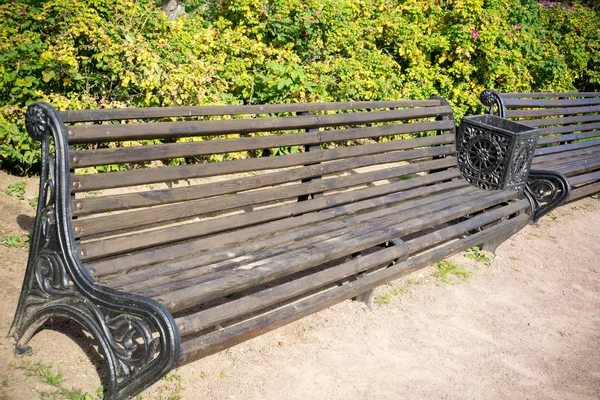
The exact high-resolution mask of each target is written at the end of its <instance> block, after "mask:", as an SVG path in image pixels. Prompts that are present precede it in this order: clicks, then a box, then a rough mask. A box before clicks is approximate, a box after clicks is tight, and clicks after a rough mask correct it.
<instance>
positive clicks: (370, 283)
mask: <svg viewBox="0 0 600 400" xmlns="http://www.w3.org/2000/svg"><path fill="white" fill-rule="evenodd" d="M527 220H528V217H527V216H526V215H520V216H517V217H516V218H513V219H510V220H508V221H505V222H502V223H500V224H497V225H494V226H493V227H490V228H488V229H486V230H484V231H482V232H478V233H476V234H474V235H471V236H468V237H467V238H463V239H460V240H457V241H455V242H451V243H448V244H446V245H443V246H441V247H440V248H438V249H436V250H432V251H430V252H427V253H425V254H422V255H419V256H417V257H415V258H412V259H410V260H408V261H405V262H403V263H398V264H396V265H394V266H391V267H389V268H386V269H384V270H381V271H378V272H377V273H373V274H369V275H366V276H364V277H362V278H361V279H357V280H355V281H352V282H349V283H348V284H346V285H343V286H339V287H336V288H333V289H330V290H327V291H325V292H322V293H320V294H317V295H315V296H311V297H308V298H305V299H302V300H300V301H298V302H295V303H293V304H290V305H288V306H284V307H282V308H280V309H277V310H275V311H271V312H269V313H267V314H264V315H261V316H259V317H256V318H253V319H250V320H247V321H244V322H242V323H239V324H236V325H233V326H228V327H226V328H224V329H220V330H217V331H214V332H211V333H209V334H207V335H203V336H200V337H197V338H193V339H190V340H186V341H183V342H182V347H181V357H180V359H179V361H180V364H181V365H183V364H186V363H189V362H192V361H194V360H196V359H198V358H202V357H206V356H208V355H210V354H214V353H216V352H219V351H221V350H224V349H226V348H229V347H231V346H234V345H236V344H238V343H241V342H243V341H245V340H248V339H251V338H253V337H256V336H259V335H261V334H263V333H266V332H268V331H271V330H273V329H276V328H279V327H281V326H284V325H286V324H288V323H290V322H293V321H296V320H298V319H301V318H303V317H305V316H307V315H310V314H313V313H315V312H317V311H320V310H323V309H325V308H327V307H330V306H332V305H334V304H336V303H339V302H341V301H343V300H347V299H350V298H352V297H355V296H356V295H358V294H360V293H362V292H364V291H366V290H369V289H372V288H375V287H377V286H380V285H382V284H384V283H385V282H389V281H391V280H394V279H397V278H399V277H401V276H403V275H406V274H408V273H411V272H414V271H415V270H418V269H420V268H424V267H425V266H427V265H428V264H430V263H432V262H436V261H439V260H441V259H444V258H446V257H448V256H450V255H452V254H455V253H457V252H459V251H462V250H465V249H467V248H469V247H472V246H474V245H477V244H480V243H482V242H484V241H486V240H489V239H492V238H495V237H499V236H503V235H506V234H511V233H513V232H517V231H518V230H520V229H521V228H522V227H523V226H524V225H526V224H527ZM417 240H418V239H417ZM392 249H393V247H392V248H389V249H386V250H382V251H381V252H378V253H377V254H380V255H381V257H380V258H372V259H369V260H370V261H371V262H372V265H371V266H373V267H375V266H378V265H381V264H384V263H387V262H389V261H391V260H393V259H394V258H395V257H394V256H395V252H396V250H392ZM363 267H364V266H363ZM367 268H368V267H367Z"/></svg>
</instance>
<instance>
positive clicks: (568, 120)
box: [519, 114, 600, 127]
mask: <svg viewBox="0 0 600 400" xmlns="http://www.w3.org/2000/svg"><path fill="white" fill-rule="evenodd" d="M594 121H600V114H591V115H577V116H575V117H560V118H543V119H529V120H521V121H519V122H520V123H522V124H525V125H529V126H535V127H537V126H551V125H567V124H578V123H580V122H594Z"/></svg>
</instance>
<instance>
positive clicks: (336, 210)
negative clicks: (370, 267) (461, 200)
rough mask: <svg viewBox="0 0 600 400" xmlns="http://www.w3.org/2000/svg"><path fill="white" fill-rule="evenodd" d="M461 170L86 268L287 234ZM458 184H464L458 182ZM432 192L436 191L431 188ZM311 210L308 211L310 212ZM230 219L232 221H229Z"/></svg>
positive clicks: (114, 268)
mask: <svg viewBox="0 0 600 400" xmlns="http://www.w3.org/2000/svg"><path fill="white" fill-rule="evenodd" d="M460 176H461V175H460V171H458V169H457V168H452V169H449V170H447V171H443V172H438V173H434V174H430V175H426V176H419V177H416V178H413V179H409V180H406V181H400V182H395V183H391V184H389V185H383V186H375V187H370V188H367V189H363V190H360V191H353V192H350V193H341V194H338V195H333V196H328V198H329V199H328V200H329V202H328V203H326V204H325V205H321V203H322V202H323V200H322V199H319V200H311V201H310V202H305V203H310V204H315V202H316V201H318V202H319V203H318V204H319V207H321V208H320V209H321V210H322V211H319V208H318V207H316V208H315V209H314V210H312V211H316V212H314V213H310V214H304V215H300V216H296V217H294V218H287V219H282V220H279V221H273V222H267V223H263V224H261V225H257V226H252V227H248V228H244V229H239V230H236V231H233V232H226V233H221V234H217V235H214V236H211V237H207V238H201V239H195V240H192V241H189V242H184V243H178V244H174V245H170V246H167V247H162V248H157V249H148V250H144V251H140V252H138V253H135V254H131V255H124V256H120V257H117V258H114V259H110V260H103V261H98V262H92V263H88V264H87V267H88V269H89V270H90V272H91V273H92V274H93V275H95V276H105V275H109V274H114V273H117V272H122V271H127V270H131V269H136V268H141V267H144V266H148V265H152V264H156V263H160V262H166V261H169V260H174V259H177V258H179V257H181V256H182V255H188V256H190V257H191V256H193V255H194V254H197V253H199V252H201V251H205V250H208V249H215V248H219V247H223V246H225V245H228V244H231V243H236V242H241V241H244V240H247V239H248V238H256V237H261V236H264V235H271V234H274V233H276V232H281V231H287V230H289V229H292V228H295V227H301V226H303V225H308V224H312V223H317V222H319V221H324V220H327V219H330V218H334V217H336V216H341V215H346V214H348V213H351V212H357V211H359V210H361V209H363V208H371V207H377V206H379V205H383V204H385V201H386V200H385V197H380V196H385V195H390V193H393V194H394V196H395V198H396V199H398V200H397V201H401V200H402V198H405V197H408V196H410V195H411V194H410V193H409V191H410V190H412V189H415V188H419V187H422V186H426V185H435V184H436V183H439V182H443V181H446V180H450V179H455V178H457V177H460ZM459 183H460V184H461V185H464V184H466V181H464V180H462V179H461V180H460V182H459ZM431 190H432V191H433V190H435V187H434V186H431ZM310 211H311V209H310V208H309V211H308V212H310ZM232 219H233V218H232Z"/></svg>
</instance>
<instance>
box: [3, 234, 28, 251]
mask: <svg viewBox="0 0 600 400" xmlns="http://www.w3.org/2000/svg"><path fill="white" fill-rule="evenodd" d="M28 243H29V236H22V235H7V236H5V237H4V239H2V240H1V241H0V244H2V246H5V247H10V248H19V247H26V246H27V244H28Z"/></svg>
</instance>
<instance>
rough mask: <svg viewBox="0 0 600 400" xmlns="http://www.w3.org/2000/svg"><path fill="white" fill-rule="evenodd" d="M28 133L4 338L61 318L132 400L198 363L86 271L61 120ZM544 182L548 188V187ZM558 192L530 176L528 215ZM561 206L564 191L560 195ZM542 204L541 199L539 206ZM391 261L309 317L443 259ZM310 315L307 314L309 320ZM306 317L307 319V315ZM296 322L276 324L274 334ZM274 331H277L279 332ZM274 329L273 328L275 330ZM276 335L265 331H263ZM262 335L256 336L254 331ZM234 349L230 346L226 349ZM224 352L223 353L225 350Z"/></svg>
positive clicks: (169, 333) (19, 337) (127, 297)
mask: <svg viewBox="0 0 600 400" xmlns="http://www.w3.org/2000/svg"><path fill="white" fill-rule="evenodd" d="M26 127H27V130H28V132H29V134H30V135H31V136H32V137H33V138H34V139H35V140H38V141H40V142H41V149H42V166H41V173H40V188H39V193H40V196H39V200H38V206H37V210H36V219H35V228H34V233H33V239H32V242H31V247H30V253H29V261H28V264H27V269H26V273H25V278H24V283H23V288H22V292H21V297H20V300H19V303H18V307H17V311H16V314H15V318H14V321H13V324H12V326H11V329H10V333H9V335H10V336H12V337H14V338H15V340H16V341H17V345H16V351H17V353H23V352H25V351H27V349H28V347H27V343H28V342H29V340H30V338H31V337H32V336H33V335H34V333H35V332H36V331H37V330H38V328H39V327H40V326H41V325H42V324H43V323H44V322H45V321H46V320H48V319H49V318H53V317H64V318H67V319H71V320H74V321H76V322H78V323H79V324H81V326H82V327H83V328H84V329H86V330H88V331H89V332H90V333H91V334H92V335H93V336H94V338H95V339H96V340H97V341H98V345H99V347H100V348H101V351H102V354H103V356H104V358H105V361H106V364H107V369H108V376H107V381H106V383H105V390H106V391H107V398H113V399H122V398H127V397H130V396H133V395H135V394H137V393H139V392H140V391H142V390H143V389H145V388H147V387H148V386H150V385H151V384H153V383H154V382H156V381H157V380H158V379H160V378H161V377H162V376H164V375H165V374H166V373H167V372H168V371H169V370H171V369H173V368H175V367H176V366H177V365H181V364H183V363H186V362H189V361H190V360H191V359H192V358H194V357H195V358H197V356H196V355H194V354H191V355H190V357H187V356H182V355H181V353H180V332H179V329H178V326H177V324H176V323H175V320H174V318H173V316H172V315H171V313H170V312H169V311H168V310H167V308H166V307H165V306H163V305H162V304H160V303H159V302H158V301H156V300H153V299H150V298H147V297H143V296H139V295H135V294H131V293H125V292H122V291H118V290H114V289H111V288H109V287H106V286H103V285H101V284H98V283H97V282H96V280H95V279H94V278H93V277H92V276H91V275H90V273H89V271H88V270H87V269H86V267H85V266H84V264H83V262H82V260H81V257H80V254H79V252H78V249H77V245H76V241H75V237H76V235H75V231H74V228H73V224H72V215H73V214H72V209H71V196H72V193H71V181H70V164H69V143H68V130H67V128H66V127H65V125H64V123H63V122H62V118H61V116H60V115H59V113H58V112H57V111H56V110H55V109H54V108H53V107H52V106H50V105H48V104H45V103H35V104H33V105H32V106H30V108H29V109H28V111H27V115H26ZM51 138H52V139H53V141H54V153H52V152H51V151H50V139H51ZM547 182H548V183H547ZM555 182H556V184H562V183H563V180H562V179H561V178H560V176H557V175H556V174H553V173H545V172H534V173H533V174H532V176H531V178H530V184H529V186H528V192H529V193H528V194H527V193H526V194H525V196H526V197H527V198H528V199H529V201H530V204H531V207H532V211H531V212H533V213H534V215H536V216H537V215H540V213H542V212H547V211H548V209H549V208H550V207H553V206H555V205H556V204H558V202H559V201H556V200H555V199H553V200H551V201H550V202H548V204H549V205H548V206H545V207H540V206H539V205H540V201H538V199H537V198H536V189H535V185H546V184H548V185H554V184H555ZM554 192H560V193H561V195H560V201H562V200H563V198H564V196H565V193H567V194H568V187H566V188H561V189H560V190H559V191H554V190H553V193H554ZM544 199H545V198H544ZM529 218H530V214H528V215H524V214H522V215H521V218H520V219H518V218H517V219H518V220H519V221H523V220H524V221H525V223H526V221H527V220H529ZM517 219H513V223H512V225H502V224H501V223H500V222H502V221H504V220H505V219H501V220H500V221H499V222H497V223H494V224H491V225H493V226H492V227H491V228H490V232H492V233H490V234H489V235H492V234H493V237H492V236H489V237H490V238H491V239H490V240H485V239H486V236H482V234H480V235H479V236H478V235H477V234H475V235H473V237H472V238H470V239H468V240H465V241H464V243H463V245H464V246H473V245H478V244H481V243H482V242H484V243H485V246H484V247H485V248H486V249H489V250H492V251H493V250H495V248H496V247H497V246H498V245H499V244H500V243H502V242H503V241H504V240H506V239H507V238H508V237H510V236H511V235H513V234H514V233H516V232H517V231H518V230H520V229H521V228H522V227H523V226H524V225H523V224H522V223H520V222H519V223H517V222H518V221H517ZM393 244H394V245H395V246H393V247H394V248H396V249H397V250H396V253H397V257H394V259H395V260H396V262H397V263H398V264H396V266H395V267H396V268H400V269H397V270H396V272H395V271H392V270H391V269H390V272H389V273H386V274H382V276H378V277H372V278H371V277H369V276H367V277H365V278H361V280H362V281H363V282H364V283H363V284H362V285H363V286H361V287H359V286H356V287H355V286H353V284H352V282H351V283H350V284H347V285H346V286H345V287H346V289H344V290H345V291H344V292H343V294H341V295H339V296H338V297H336V298H332V299H329V300H327V298H325V299H324V300H323V302H322V304H318V305H314V306H313V307H312V308H308V310H313V311H311V312H314V311H316V310H319V309H322V308H325V307H327V306H329V305H331V304H333V303H335V302H338V301H341V299H348V298H352V297H357V296H358V297H359V298H361V299H362V300H364V301H369V299H370V297H371V294H372V289H371V291H365V290H364V287H365V286H364V285H366V286H367V287H370V288H374V287H376V286H379V285H381V284H382V283H384V282H385V281H387V280H390V279H393V278H394V277H397V276H398V272H397V271H399V270H402V271H404V272H405V273H408V272H411V271H414V270H416V269H419V268H422V267H424V266H426V265H427V264H428V263H430V262H433V261H436V260H438V259H443V258H445V257H446V256H447V253H446V252H441V251H440V252H438V253H435V252H434V253H433V254H431V255H428V256H427V257H421V258H419V259H418V260H407V259H406V257H403V251H404V250H403V248H402V246H403V245H404V244H403V242H402V241H397V242H395V243H393ZM309 313H310V312H309ZM305 315H307V314H305ZM294 319H295V318H292V317H289V316H282V318H281V321H279V322H278V323H277V324H279V326H281V325H283V324H285V323H287V322H291V321H293V320H294ZM277 324H275V325H277ZM275 327H276V326H275ZM270 329H274V328H269V329H267V330H270ZM258 332H259V333H260V332H261V330H260V329H258ZM231 344H234V343H231ZM228 345H229V344H227V343H226V344H224V345H223V346H228Z"/></svg>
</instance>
